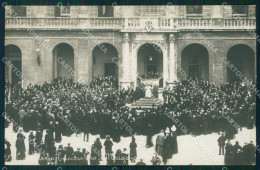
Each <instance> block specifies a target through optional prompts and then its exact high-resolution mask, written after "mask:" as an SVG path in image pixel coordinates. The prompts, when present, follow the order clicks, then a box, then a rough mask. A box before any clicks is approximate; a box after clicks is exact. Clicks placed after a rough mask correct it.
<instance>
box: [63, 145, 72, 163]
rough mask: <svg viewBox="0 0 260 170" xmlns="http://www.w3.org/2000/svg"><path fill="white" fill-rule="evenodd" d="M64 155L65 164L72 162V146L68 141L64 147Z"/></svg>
mask: <svg viewBox="0 0 260 170" xmlns="http://www.w3.org/2000/svg"><path fill="white" fill-rule="evenodd" d="M64 152H65V155H66V161H65V164H66V165H71V164H72V162H73V161H72V159H73V157H74V150H73V148H72V147H71V146H70V143H68V146H67V147H65V151H64Z"/></svg>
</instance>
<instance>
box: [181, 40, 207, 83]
mask: <svg viewBox="0 0 260 170" xmlns="http://www.w3.org/2000/svg"><path fill="white" fill-rule="evenodd" d="M181 67H182V69H183V70H185V71H186V73H187V74H185V75H184V74H182V75H181V78H182V80H184V79H185V76H186V75H188V77H190V78H192V79H198V80H206V81H208V80H209V54H208V50H207V49H206V48H205V47H204V46H203V45H200V44H190V45H188V46H186V47H185V48H184V49H183V51H182V57H181Z"/></svg>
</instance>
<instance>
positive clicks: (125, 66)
mask: <svg viewBox="0 0 260 170" xmlns="http://www.w3.org/2000/svg"><path fill="white" fill-rule="evenodd" d="M129 42H130V39H129V35H128V33H124V36H123V43H122V67H121V69H122V72H123V80H122V81H121V87H122V88H129V87H130V82H131V81H130V77H129V75H130V74H129V72H130V70H129V62H130V60H129V55H130V53H129V51H130V47H129Z"/></svg>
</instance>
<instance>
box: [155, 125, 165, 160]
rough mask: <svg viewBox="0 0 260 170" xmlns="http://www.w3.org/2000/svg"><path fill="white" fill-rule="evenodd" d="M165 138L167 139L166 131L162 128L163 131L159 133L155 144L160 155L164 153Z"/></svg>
mask: <svg viewBox="0 0 260 170" xmlns="http://www.w3.org/2000/svg"><path fill="white" fill-rule="evenodd" d="M164 139H165V137H164V131H163V130H161V132H160V133H159V134H158V135H157V138H156V145H155V151H156V153H158V155H162V148H163V143H164Z"/></svg>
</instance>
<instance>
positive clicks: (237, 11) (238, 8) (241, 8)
mask: <svg viewBox="0 0 260 170" xmlns="http://www.w3.org/2000/svg"><path fill="white" fill-rule="evenodd" d="M232 15H245V16H247V6H246V5H232Z"/></svg>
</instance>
